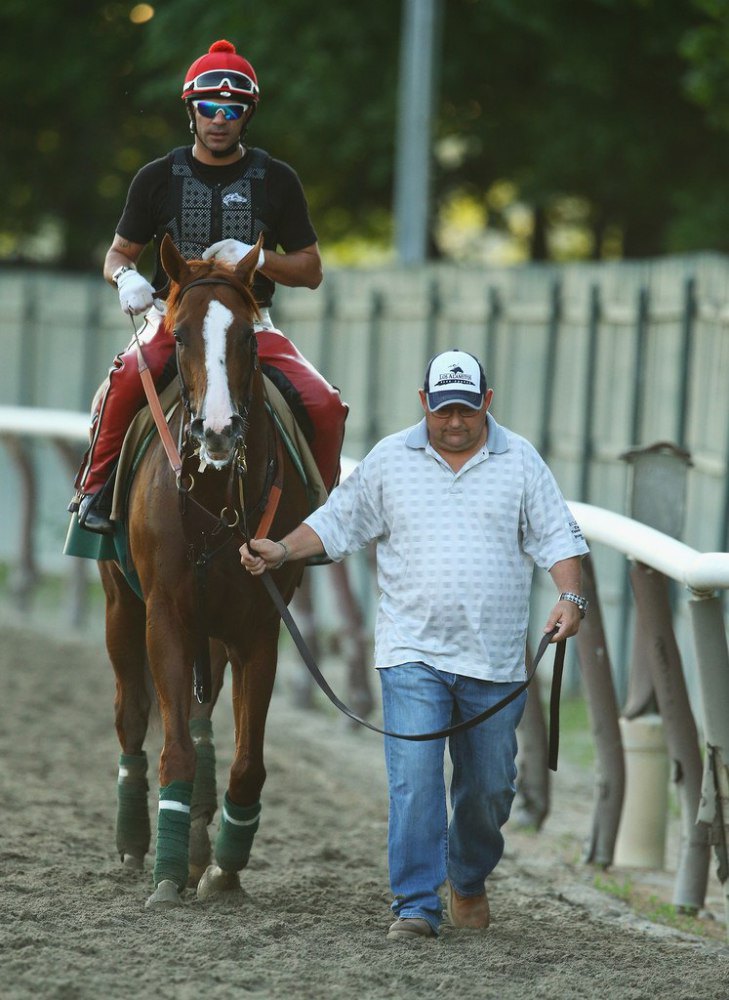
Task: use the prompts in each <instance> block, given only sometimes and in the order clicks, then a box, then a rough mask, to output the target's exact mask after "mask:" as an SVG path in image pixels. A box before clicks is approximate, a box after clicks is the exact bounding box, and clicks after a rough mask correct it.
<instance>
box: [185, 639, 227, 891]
mask: <svg viewBox="0 0 729 1000" xmlns="http://www.w3.org/2000/svg"><path fill="white" fill-rule="evenodd" d="M227 663H228V653H227V651H226V649H225V646H224V645H223V644H222V643H221V642H218V641H217V640H211V642H210V672H211V677H212V697H211V699H210V701H209V702H208V703H207V704H205V705H200V704H199V703H198V702H197V701H193V703H192V707H191V709H190V735H191V736H192V742H193V743H194V744H195V781H194V783H193V786H192V803H191V806H190V875H189V879H188V885H189V886H191V887H193V888H194V887H195V886H196V885H197V884H198V882H199V881H200V878H201V877H202V874H203V872H204V871H205V869H206V868H207V866H208V865H209V864H210V858H211V848H210V835H209V833H208V826H209V825H210V823H212V821H213V816H214V815H215V811H216V809H217V808H218V794H217V787H216V781H215V743H214V742H213V722H212V718H211V716H212V714H213V709H214V707H215V704H216V702H217V700H218V696H219V695H220V689H221V688H222V686H223V678H224V677H225V667H226V665H227Z"/></svg>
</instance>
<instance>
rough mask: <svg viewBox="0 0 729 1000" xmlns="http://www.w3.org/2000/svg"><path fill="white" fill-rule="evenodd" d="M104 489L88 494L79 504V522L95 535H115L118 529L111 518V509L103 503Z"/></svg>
mask: <svg viewBox="0 0 729 1000" xmlns="http://www.w3.org/2000/svg"><path fill="white" fill-rule="evenodd" d="M103 500H104V495H103V490H99V492H98V493H89V494H87V495H86V496H85V497H84V498H83V499H82V500H81V503H80V504H79V506H78V523H79V526H80V527H82V528H83V529H84V530H85V531H92V532H93V533H94V534H95V535H113V534H114V531H115V530H116V529H115V527H114V522H113V521H112V520H111V509H110V508H109V509H107V507H106V505H104V504H103Z"/></svg>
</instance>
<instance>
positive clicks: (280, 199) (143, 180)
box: [116, 147, 317, 306]
mask: <svg viewBox="0 0 729 1000" xmlns="http://www.w3.org/2000/svg"><path fill="white" fill-rule="evenodd" d="M184 154H185V159H186V162H187V165H188V166H189V168H190V170H191V171H192V173H193V174H194V176H195V177H196V178H197V179H198V180H199V181H201V182H202V183H203V184H205V185H206V186H207V187H209V188H211V189H216V188H217V189H220V188H225V187H227V186H228V185H230V184H232V183H234V182H235V181H236V180H237V179H238V177H240V176H241V174H242V173H243V172H244V171H245V170H246V167H247V165H248V163H249V162H250V158H251V150H246V153H245V155H244V156H243V158H242V159H240V160H237V161H236V162H235V163H231V164H227V165H225V166H220V167H218V166H209V165H207V164H204V163H199V162H198V161H197V160H196V159H195V158H194V157H193V155H192V147H187V148H186V149H185V150H184ZM171 171H172V163H171V154H168V155H167V156H163V157H161V158H160V159H158V160H153V161H152V162H151V163H148V164H146V166H144V167H142V168H141V170H139V172H138V173H137V174H136V176H135V177H134V179H133V180H132V183H131V184H130V186H129V193H128V195H127V202H126V205H125V206H124V211H123V213H122V217H121V219H120V220H119V224H118V226H117V228H116V231H117V233H118V234H119V236H121V237H123V238H124V239H126V240H130V241H131V242H132V243H141V244H144V245H146V244H147V243H149V242H150V241H151V240H154V241H155V256H156V263H155V273H154V279H153V281H152V284H153V285H154V287H155V289H156V290H158V291H159V290H161V289H163V288H164V287H165V285H166V284H167V276H166V274H165V272H164V269H163V268H162V263H161V261H160V255H159V248H160V245H161V243H162V239H163V237H164V235H165V232H167V230H168V227H169V226H170V222H171V220H172V219H173V218H174V217H175V214H176V213H177V212H179V207H178V206H177V204H176V199H175V197H174V196H173V190H172V180H171ZM264 191H265V194H264V196H263V198H262V200H261V202H260V204H259V205H258V206H257V209H258V214H259V218H260V221H261V222H262V223H263V228H264V234H265V235H264V246H265V247H266V249H268V250H276V249H277V248H278V247H281V249H282V250H283V251H284V252H285V253H293V252H295V251H296V250H302V249H303V248H304V247H308V246H311V245H312V244H313V243H316V241H317V236H316V232H315V230H314V227H313V226H312V223H311V219H310V218H309V209H308V206H307V203H306V197H305V195H304V189H303V188H302V186H301V181H300V180H299V178H298V175H297V174H296V172H295V171H294V170H293V169H292V168H291V167H290V166H289V165H288V164H287V163H284V162H283V161H282V160H275V159H273V158H272V157H270V158H269V159H268V162H267V166H266V173H265V185H264ZM236 238H237V239H241V240H243V241H244V242H247V240H246V234H241V235H240V236H236ZM274 288H275V285H274V282H273V281H271V280H270V278H266V277H265V276H264V275H262V274H261V273H260V271H257V272H256V276H255V279H254V286H253V290H254V293H255V296H256V301H257V302H258V303H259V305H261V306H268V305H270V304H271V297H272V295H273V292H274Z"/></svg>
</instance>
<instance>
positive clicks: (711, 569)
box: [569, 501, 729, 594]
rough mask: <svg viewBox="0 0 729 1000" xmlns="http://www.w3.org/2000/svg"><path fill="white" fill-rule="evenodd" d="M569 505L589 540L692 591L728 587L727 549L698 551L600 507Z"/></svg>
mask: <svg viewBox="0 0 729 1000" xmlns="http://www.w3.org/2000/svg"><path fill="white" fill-rule="evenodd" d="M569 507H570V510H571V511H572V513H573V514H574V516H575V520H576V521H577V523H578V524H579V525H580V527H581V528H582V530H583V531H584V533H585V536H586V537H587V538H588V540H589V541H591V542H602V543H603V544H604V545H609V546H610V548H613V549H616V550H617V551H618V552H622V553H623V555H625V556H627V557H628V558H629V559H635V560H636V561H637V562H642V563H645V564H646V565H647V566H651V567H652V568H653V569H656V570H658V571H659V572H660V573H664V574H665V575H666V576H670V577H671V578H672V579H673V580H678V582H679V583H683V584H684V585H685V586H686V587H688V588H689V590H691V591H693V592H694V593H695V594H702V593H711V592H713V591H714V590H725V589H729V553H728V552H697V551H696V549H692V548H690V546H688V545H684V543H683V542H679V541H677V540H676V539H675V538H670V537H669V536H668V535H664V534H662V533H661V532H660V531H656V530H655V528H649V527H648V525H646V524H641V523H640V522H639V521H632V520H631V519H630V518H629V517H624V516H623V515H622V514H616V513H614V511H611V510H604V509H603V508H602V507H593V506H592V505H591V504H586V503H579V502H577V501H570V503H569Z"/></svg>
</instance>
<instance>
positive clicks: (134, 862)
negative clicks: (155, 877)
mask: <svg viewBox="0 0 729 1000" xmlns="http://www.w3.org/2000/svg"><path fill="white" fill-rule="evenodd" d="M122 868H123V869H124V871H125V872H132V873H134V872H141V870H142V869H143V868H144V858H137V857H135V855H133V854H122Z"/></svg>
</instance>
